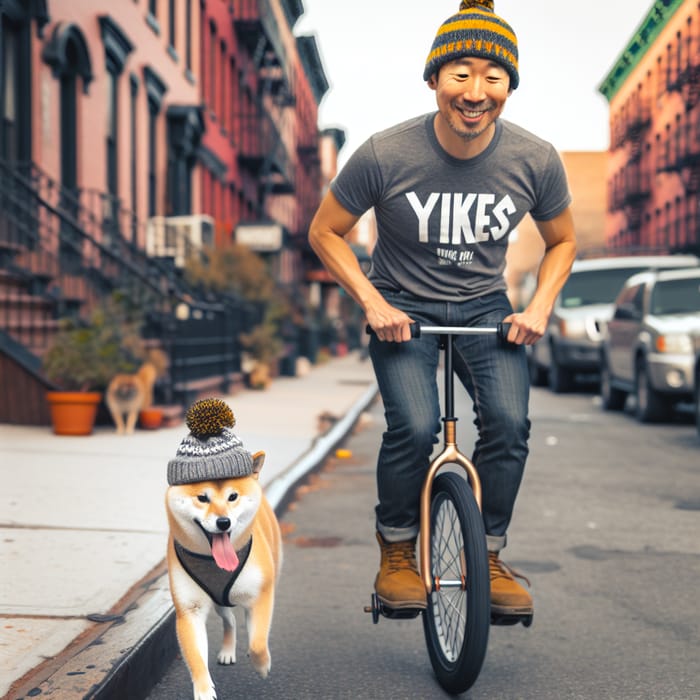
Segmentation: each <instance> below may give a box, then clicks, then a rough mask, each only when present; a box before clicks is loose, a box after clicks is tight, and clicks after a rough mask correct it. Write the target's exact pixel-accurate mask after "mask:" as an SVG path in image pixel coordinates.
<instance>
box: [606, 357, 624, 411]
mask: <svg viewBox="0 0 700 700" xmlns="http://www.w3.org/2000/svg"><path fill="white" fill-rule="evenodd" d="M600 398H601V399H602V401H603V408H604V409H605V410H606V411H621V410H622V409H623V408H624V407H625V402H626V401H627V393H626V392H624V391H621V390H620V389H616V388H615V387H614V386H612V384H611V381H610V369H609V367H608V363H607V361H606V360H605V358H603V359H602V360H601V362H600Z"/></svg>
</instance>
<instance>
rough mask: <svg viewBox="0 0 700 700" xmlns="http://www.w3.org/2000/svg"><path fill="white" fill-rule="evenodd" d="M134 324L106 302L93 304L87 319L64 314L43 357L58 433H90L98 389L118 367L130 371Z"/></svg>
mask: <svg viewBox="0 0 700 700" xmlns="http://www.w3.org/2000/svg"><path fill="white" fill-rule="evenodd" d="M136 330H137V326H136V325H135V324H134V323H133V322H131V323H128V322H125V320H124V317H123V315H122V314H120V313H118V312H117V308H116V307H115V306H113V305H110V304H109V303H106V304H104V305H101V306H98V307H96V308H95V309H94V310H93V312H92V314H91V315H90V317H89V319H88V320H87V321H82V320H79V319H78V320H76V319H62V320H61V321H60V327H59V330H58V332H57V333H56V335H55V337H54V339H53V341H52V343H51V345H50V347H49V348H48V349H47V351H46V353H45V354H44V356H43V358H42V367H43V371H44V375H45V376H46V378H47V379H48V380H49V381H50V382H51V383H52V384H53V385H54V386H55V387H56V390H55V391H49V392H47V395H46V398H47V400H48V402H49V406H50V410H51V418H52V422H53V429H54V432H55V433H56V434H57V435H90V434H91V433H92V430H93V425H94V422H95V416H96V415H97V409H98V406H99V403H100V401H101V399H102V392H103V391H104V389H105V388H106V386H107V384H108V383H109V381H110V379H111V378H112V377H113V376H114V375H115V374H116V373H118V372H133V371H134V369H135V368H136V362H135V356H136V354H137V345H138V344H139V343H140V339H139V337H138V333H137V332H136Z"/></svg>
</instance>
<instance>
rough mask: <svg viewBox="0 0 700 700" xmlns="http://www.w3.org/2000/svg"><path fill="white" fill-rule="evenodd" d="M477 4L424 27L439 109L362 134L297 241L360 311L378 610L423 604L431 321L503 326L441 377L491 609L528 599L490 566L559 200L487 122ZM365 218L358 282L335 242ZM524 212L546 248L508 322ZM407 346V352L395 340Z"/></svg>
mask: <svg viewBox="0 0 700 700" xmlns="http://www.w3.org/2000/svg"><path fill="white" fill-rule="evenodd" d="M493 10H494V7H493V2H492V0H463V1H462V3H461V5H460V9H459V12H458V13H457V14H456V15H454V16H452V17H450V18H448V19H447V20H446V21H445V22H443V24H442V25H441V26H440V28H439V29H438V33H437V36H436V37H435V41H434V42H433V46H432V49H431V51H430V54H429V55H428V59H427V62H426V66H425V71H424V74H423V78H424V80H426V81H427V84H428V87H430V89H432V90H434V91H435V95H436V102H437V107H438V111H437V112H436V113H433V114H428V115H423V116H420V117H417V118H414V119H411V120H409V121H407V122H404V123H402V124H399V125H397V126H395V127H393V128H390V129H388V130H386V131H383V132H381V133H379V134H375V135H374V136H372V137H371V138H370V139H369V140H368V141H367V142H366V143H365V144H363V145H362V146H361V147H360V148H359V149H358V150H357V151H356V153H354V154H353V155H352V157H351V158H350V160H349V161H348V163H347V165H346V166H345V168H343V170H342V171H341V173H340V174H339V175H338V177H337V178H336V179H335V180H334V181H333V183H331V187H330V191H329V192H328V194H327V195H326V196H325V198H324V200H323V201H322V203H321V205H320V207H319V210H318V212H317V213H316V216H315V217H314V219H313V221H312V223H311V227H310V231H309V240H310V243H311V245H312V247H313V249H314V250H315V252H316V253H317V254H318V256H319V258H320V259H321V260H322V262H323V263H324V265H325V266H326V267H327V268H328V270H329V271H330V272H331V274H333V276H334V277H335V279H337V281H338V282H339V283H340V284H341V285H342V286H343V287H344V288H345V289H346V290H347V292H348V293H349V294H350V295H351V296H352V297H353V298H354V299H355V300H356V301H357V303H358V304H359V305H360V306H361V307H362V309H363V310H364V312H365V315H366V317H367V322H368V323H369V325H370V326H371V327H372V329H373V331H374V335H373V337H372V339H371V341H370V356H371V358H372V362H373V366H374V370H375V373H376V376H377V382H378V385H379V389H380V392H381V396H382V400H383V403H384V408H385V416H386V421H387V430H386V432H385V433H384V436H383V439H382V446H381V449H380V452H379V457H378V462H377V485H378V496H379V503H378V505H377V508H376V524H377V539H378V541H379V545H380V550H381V564H380V570H379V574H378V575H377V579H376V581H375V589H376V592H377V595H378V597H379V599H380V600H381V601H382V602H383V603H384V604H385V605H387V606H388V607H391V608H397V609H398V608H422V607H425V605H426V597H425V588H424V586H423V584H422V582H421V579H420V576H419V574H418V571H417V567H416V561H415V541H416V536H417V534H418V529H419V494H420V488H421V484H422V481H423V477H424V476H425V472H426V469H427V466H428V462H429V458H430V454H431V452H432V448H433V445H434V444H435V442H437V434H438V433H439V430H440V420H439V413H440V411H439V403H438V391H437V383H436V369H437V364H438V355H439V350H438V345H437V343H438V340H437V338H436V337H435V336H423V337H421V338H418V339H414V340H411V339H410V325H411V323H412V322H414V321H420V322H422V323H426V324H430V325H464V326H467V325H470V326H473V325H484V326H493V325H495V324H496V323H497V322H499V321H503V322H506V323H510V324H511V328H510V331H509V334H508V340H509V341H510V342H511V343H512V344H511V345H505V344H503V343H500V344H499V342H498V340H497V339H496V338H495V337H494V336H487V335H479V336H459V337H458V340H457V351H458V352H457V353H456V357H455V369H456V371H457V374H458V376H459V378H460V380H461V381H462V382H463V383H464V385H465V387H466V388H467V390H468V391H469V393H470V395H471V397H472V399H473V401H474V410H475V413H476V420H475V423H476V425H477V427H478V431H479V438H478V440H477V444H476V447H475V450H474V455H473V461H474V464H475V466H476V468H477V470H478V473H479V476H480V479H481V482H482V501H483V502H482V509H483V518H484V526H485V530H486V535H487V546H488V550H489V570H490V575H491V608H492V612H493V613H497V614H498V613H500V614H503V615H531V614H532V612H533V603H532V598H531V596H530V594H529V593H528V591H527V590H526V589H525V588H524V587H523V586H521V585H520V584H519V583H518V582H517V581H516V580H515V578H514V577H513V571H512V570H511V569H510V568H509V567H508V566H507V565H505V564H504V563H503V562H502V561H501V559H500V556H499V553H500V551H501V549H502V548H503V547H504V546H505V544H506V531H507V528H508V524H509V522H510V519H511V515H512V511H513V506H514V503H515V498H516V495H517V492H518V488H519V486H520V481H521V478H522V474H523V469H524V465H525V460H526V457H527V452H528V448H527V440H528V437H529V427H530V423H529V420H528V417H527V405H528V396H529V379H528V372H527V361H526V356H525V347H524V346H525V345H529V344H532V343H534V342H536V341H537V340H538V339H539V338H540V337H542V334H543V333H544V330H545V327H546V325H547V320H548V318H549V315H550V313H551V310H552V306H553V303H554V300H555V298H556V296H557V294H558V292H559V290H560V289H561V287H562V286H563V284H564V282H565V281H566V278H567V276H568V274H569V270H570V268H571V264H572V262H573V260H574V257H575V255H576V243H575V234H574V226H573V221H572V217H571V212H570V209H569V205H570V201H571V197H570V195H569V192H568V187H567V183H566V177H565V174H564V169H563V167H562V164H561V160H560V158H559V156H558V155H557V153H556V151H555V150H554V148H553V147H552V146H551V145H550V144H548V143H546V142H545V141H542V140H541V139H539V138H537V137H536V136H534V135H532V134H530V133H528V132H526V131H525V130H523V129H520V128H519V127H517V126H515V125H513V124H511V123H509V122H506V121H504V120H502V119H500V115H501V112H502V111H503V108H504V105H505V103H506V100H507V98H508V96H509V95H510V94H511V92H512V91H513V90H514V89H515V88H516V87H517V86H518V82H519V75H518V50H517V39H516V36H515V34H514V33H513V30H512V29H511V27H510V26H509V25H508V23H507V22H506V21H505V20H504V19H502V18H501V17H499V16H497V15H496V14H494V11H493ZM371 207H374V211H375V215H376V219H377V228H378V240H377V244H376V247H375V250H374V252H373V256H372V270H371V272H370V273H369V276H368V277H366V276H365V275H364V274H363V272H362V271H361V269H360V267H359V264H358V263H357V260H356V259H355V256H354V255H353V253H352V251H351V249H350V247H349V246H348V245H347V243H346V242H345V241H344V240H343V237H344V236H345V235H346V234H347V233H348V232H349V231H350V230H351V229H352V227H353V225H354V224H355V223H356V222H357V220H358V218H359V217H360V216H361V215H362V214H363V213H364V212H365V211H366V210H368V209H370V208H371ZM528 212H529V213H530V214H531V215H532V217H533V218H534V219H535V222H536V224H537V227H538V230H539V232H540V235H541V236H542V238H543V239H544V242H545V254H544V257H543V259H542V262H541V265H540V269H539V274H538V285H537V289H536V292H535V294H534V296H533V298H532V300H531V301H530V303H529V305H528V306H527V308H526V309H525V310H524V311H522V312H521V313H513V310H512V308H511V306H510V304H509V302H508V298H507V296H506V293H505V290H506V286H505V281H504V278H503V269H504V267H505V253H506V248H507V240H508V233H509V232H510V231H512V230H513V229H514V228H515V227H516V225H517V224H518V222H519V221H520V220H521V219H522V218H523V217H524V216H525V214H526V213H528ZM408 341H410V342H408Z"/></svg>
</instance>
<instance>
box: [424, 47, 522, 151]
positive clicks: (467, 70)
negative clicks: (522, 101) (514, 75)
mask: <svg viewBox="0 0 700 700" xmlns="http://www.w3.org/2000/svg"><path fill="white" fill-rule="evenodd" d="M428 86H429V87H430V88H431V89H433V90H435V98H436V101H437V106H438V109H439V111H440V115H441V116H442V118H443V120H444V121H445V123H446V124H447V125H448V127H449V129H450V130H451V132H452V134H453V135H454V136H456V137H457V138H458V139H460V140H462V141H476V140H478V139H479V138H482V139H486V138H488V140H490V138H491V135H492V134H491V127H492V125H493V123H494V122H495V121H496V119H497V118H498V116H499V115H500V114H501V112H502V111H503V107H504V105H505V103H506V100H507V99H508V95H510V92H511V90H510V78H509V76H508V73H507V72H506V70H505V69H504V68H503V67H501V66H500V65H499V64H498V63H494V62H493V61H490V60H488V59H485V58H476V57H472V56H466V57H463V58H458V59H456V60H454V61H450V62H449V63H445V64H444V65H443V66H442V67H441V68H440V70H439V72H438V73H437V74H434V75H432V76H431V78H430V79H429V80H428Z"/></svg>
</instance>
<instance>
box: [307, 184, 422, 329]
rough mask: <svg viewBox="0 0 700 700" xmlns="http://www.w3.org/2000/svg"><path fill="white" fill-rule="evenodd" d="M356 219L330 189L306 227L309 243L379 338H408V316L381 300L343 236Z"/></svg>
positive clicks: (409, 322) (409, 320)
mask: <svg viewBox="0 0 700 700" xmlns="http://www.w3.org/2000/svg"><path fill="white" fill-rule="evenodd" d="M358 219H359V217H358V216H355V215H354V214H352V213H350V212H349V211H348V210H347V209H345V207H343V206H342V204H340V202H339V201H338V200H337V198H336V197H335V195H334V194H333V193H332V192H331V191H330V190H329V191H328V193H327V194H326V196H325V197H324V198H323V201H322V202H321V205H320V207H319V208H318V211H317V212H316V215H315V216H314V218H313V221H312V222H311V226H310V227H309V243H310V244H311V247H312V248H313V249H314V252H315V253H316V255H318V257H319V258H320V260H321V262H322V263H323V264H324V265H325V267H326V269H327V270H328V271H329V272H330V273H331V275H332V276H333V277H334V279H335V280H336V281H337V282H338V284H340V286H341V287H343V289H345V291H346V292H347V293H348V294H349V295H350V296H351V297H352V298H353V299H354V300H355V301H356V302H357V303H358V304H359V305H360V306H361V307H362V310H363V311H364V312H365V316H366V317H367V323H369V325H370V326H371V327H372V329H373V330H374V331H375V333H376V334H377V337H378V338H379V339H380V340H391V341H394V342H401V341H404V340H410V338H411V332H410V328H409V326H410V324H411V319H410V318H409V317H408V316H407V315H406V314H405V313H404V312H403V311H400V310H399V309H396V308H394V307H393V306H391V305H390V304H388V303H387V302H386V301H385V300H384V297H382V295H381V294H380V293H379V291H378V290H377V289H376V287H375V286H374V285H373V284H372V283H371V282H370V281H369V279H367V276H366V275H365V274H364V272H362V269H361V268H360V263H359V262H358V261H357V258H356V257H355V254H354V253H353V252H352V249H351V248H350V246H349V245H348V244H347V243H346V241H345V239H344V236H346V235H347V233H348V232H349V231H350V230H351V229H352V227H353V226H354V225H355V224H356V223H357V221H358Z"/></svg>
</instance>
